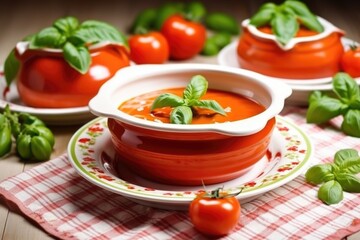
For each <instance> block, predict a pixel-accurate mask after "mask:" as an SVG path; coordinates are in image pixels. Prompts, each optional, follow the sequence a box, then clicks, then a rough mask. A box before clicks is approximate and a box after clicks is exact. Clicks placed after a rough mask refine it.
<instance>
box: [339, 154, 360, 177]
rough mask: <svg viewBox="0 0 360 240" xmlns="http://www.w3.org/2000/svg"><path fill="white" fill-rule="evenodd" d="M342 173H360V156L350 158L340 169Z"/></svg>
mask: <svg viewBox="0 0 360 240" xmlns="http://www.w3.org/2000/svg"><path fill="white" fill-rule="evenodd" d="M339 171H340V173H351V174H358V173H360V157H358V158H354V159H348V160H347V161H346V162H344V164H343V165H342V168H340V169H339Z"/></svg>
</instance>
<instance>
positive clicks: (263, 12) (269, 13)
mask: <svg viewBox="0 0 360 240" xmlns="http://www.w3.org/2000/svg"><path fill="white" fill-rule="evenodd" d="M274 14H275V9H274V8H263V9H260V10H259V11H258V12H257V13H255V14H254V15H253V16H252V17H251V18H250V24H251V25H254V26H256V27H261V26H264V25H266V24H268V23H269V22H270V21H271V19H272V18H273V15H274Z"/></svg>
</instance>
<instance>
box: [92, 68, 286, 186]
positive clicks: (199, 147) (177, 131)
mask: <svg viewBox="0 0 360 240" xmlns="http://www.w3.org/2000/svg"><path fill="white" fill-rule="evenodd" d="M199 74H200V75H202V76H204V77H205V78H206V79H207V81H208V86H209V89H215V90H221V91H226V92H232V93H236V94H239V95H241V96H244V97H246V98H249V99H251V100H252V101H254V102H256V103H257V104H260V105H262V106H263V107H264V110H263V111H262V112H260V113H259V114H256V115H254V116H251V117H248V118H245V119H241V120H238V121H231V122H230V121H229V122H224V123H216V124H170V123H162V122H154V121H149V120H144V119H140V118H137V117H135V116H131V115H129V114H127V113H125V112H122V111H120V110H119V106H120V105H121V104H122V103H124V102H126V101H128V100H129V99H132V98H134V97H137V96H139V95H142V94H145V93H148V92H152V91H156V90H163V89H171V88H185V87H186V85H187V84H188V83H189V80H190V79H191V77H192V76H194V75H199ZM291 92H292V90H291V88H290V87H289V86H288V85H286V84H285V83H282V82H280V81H274V80H271V79H268V78H267V77H265V76H263V75H261V74H258V73H254V72H251V71H248V70H243V69H237V68H231V67H223V66H217V65H210V64H165V65H136V66H130V67H126V68H123V69H121V70H119V71H118V73H117V74H115V76H114V77H113V78H112V79H110V80H109V81H107V82H106V83H105V84H104V85H103V86H102V87H101V88H100V90H99V92H98V94H97V95H96V96H95V97H94V98H92V99H91V100H90V102H89V108H90V111H91V112H92V113H93V114H95V115H98V116H102V117H107V118H108V127H109V130H110V133H111V140H112V143H113V146H114V149H115V151H116V153H117V154H116V155H117V157H116V158H115V160H114V161H116V164H119V165H124V166H126V167H128V168H129V169H130V170H131V171H133V172H134V173H135V174H137V175H139V176H141V177H143V178H146V179H149V180H152V181H156V182H161V183H167V184H174V185H201V184H202V183H203V184H214V183H220V182H224V181H228V180H231V179H234V178H237V177H239V176H241V175H243V174H244V173H246V172H247V171H248V170H249V169H251V168H252V166H253V165H254V164H256V163H257V162H258V161H259V160H260V159H262V158H263V157H264V156H265V154H266V153H267V148H268V145H269V143H270V140H271V136H272V133H273V129H274V126H275V122H276V119H275V117H276V115H278V114H279V113H280V112H281V111H282V109H283V107H284V101H285V99H286V98H287V97H289V96H290V95H291ZM215 100H216V99H215ZM238 107H242V106H238Z"/></svg>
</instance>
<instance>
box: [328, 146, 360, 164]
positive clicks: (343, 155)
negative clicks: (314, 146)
mask: <svg viewBox="0 0 360 240" xmlns="http://www.w3.org/2000/svg"><path fill="white" fill-rule="evenodd" d="M349 159H350V160H356V159H359V160H360V158H359V153H358V151H356V150H355V149H352V148H349V149H341V150H339V151H337V152H336V153H335V157H334V163H335V164H336V165H337V166H339V167H340V168H344V165H345V163H346V162H347V161H348V160H349Z"/></svg>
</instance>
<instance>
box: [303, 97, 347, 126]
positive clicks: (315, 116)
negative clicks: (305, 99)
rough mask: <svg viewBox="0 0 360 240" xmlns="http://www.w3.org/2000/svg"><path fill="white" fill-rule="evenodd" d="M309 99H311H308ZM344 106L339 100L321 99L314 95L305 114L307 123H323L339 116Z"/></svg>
mask: <svg viewBox="0 0 360 240" xmlns="http://www.w3.org/2000/svg"><path fill="white" fill-rule="evenodd" d="M310 98H311V97H310ZM343 108H344V105H343V104H342V103H341V102H340V100H338V99H335V98H330V97H326V96H324V97H321V98H319V95H318V94H317V93H316V95H314V96H313V98H312V100H310V104H309V108H308V110H307V112H306V121H307V122H308V123H324V122H327V121H329V120H330V119H332V118H334V117H336V116H338V115H340V114H341V112H342V109H343Z"/></svg>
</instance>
